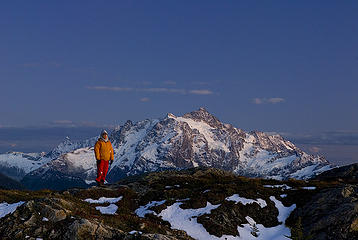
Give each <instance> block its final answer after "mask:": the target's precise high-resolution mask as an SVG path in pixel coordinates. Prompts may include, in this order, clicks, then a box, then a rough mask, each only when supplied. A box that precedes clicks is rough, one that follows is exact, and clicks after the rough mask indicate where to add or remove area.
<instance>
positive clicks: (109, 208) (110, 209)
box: [84, 196, 123, 215]
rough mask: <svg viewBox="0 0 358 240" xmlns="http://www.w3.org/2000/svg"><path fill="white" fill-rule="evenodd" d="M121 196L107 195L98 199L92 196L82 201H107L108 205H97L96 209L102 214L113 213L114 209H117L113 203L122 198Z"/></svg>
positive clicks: (97, 202) (101, 202)
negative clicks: (108, 196)
mask: <svg viewBox="0 0 358 240" xmlns="http://www.w3.org/2000/svg"><path fill="white" fill-rule="evenodd" d="M122 198H123V196H120V197H117V198H107V197H100V198H99V199H98V200H94V199H92V198H87V199H85V200H84V201H85V202H88V203H91V204H103V203H109V205H108V206H97V207H96V209H97V210H98V211H100V212H101V213H102V214H109V215H114V214H115V213H116V211H117V210H118V207H117V205H115V203H117V202H119V201H120V200H122Z"/></svg>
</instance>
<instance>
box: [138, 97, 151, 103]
mask: <svg viewBox="0 0 358 240" xmlns="http://www.w3.org/2000/svg"><path fill="white" fill-rule="evenodd" d="M139 101H141V102H149V101H150V99H149V98H147V97H144V98H141V99H139Z"/></svg>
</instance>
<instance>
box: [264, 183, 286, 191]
mask: <svg viewBox="0 0 358 240" xmlns="http://www.w3.org/2000/svg"><path fill="white" fill-rule="evenodd" d="M264 187H266V188H281V189H284V190H289V189H292V187H290V186H288V185H287V184H280V185H264Z"/></svg>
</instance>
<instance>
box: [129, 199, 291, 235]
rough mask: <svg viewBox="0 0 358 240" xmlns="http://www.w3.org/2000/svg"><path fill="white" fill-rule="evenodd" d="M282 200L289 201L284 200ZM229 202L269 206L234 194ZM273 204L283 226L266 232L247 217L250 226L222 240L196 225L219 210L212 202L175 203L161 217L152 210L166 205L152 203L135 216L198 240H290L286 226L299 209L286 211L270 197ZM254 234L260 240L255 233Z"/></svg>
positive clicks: (142, 207) (243, 226) (278, 202)
mask: <svg viewBox="0 0 358 240" xmlns="http://www.w3.org/2000/svg"><path fill="white" fill-rule="evenodd" d="M282 197H286V196H283V195H282ZM225 200H227V201H235V202H236V203H238V202H240V203H242V204H244V205H246V204H251V203H254V202H256V203H258V204H259V205H260V206H261V208H263V207H266V206H267V203H266V201H265V200H263V199H260V198H259V199H257V200H254V199H247V198H243V197H240V196H239V194H234V195H232V196H230V197H227V198H226V199H225ZM270 200H271V201H273V202H274V204H275V206H276V208H277V209H278V211H279V215H278V217H277V219H278V221H279V222H281V224H280V225H278V226H275V227H271V228H266V227H264V226H263V225H262V224H257V223H256V222H255V221H254V220H253V219H252V218H251V217H250V216H246V220H247V221H248V223H246V224H243V225H242V226H238V227H237V230H238V232H239V236H231V235H223V236H221V237H220V238H219V237H216V236H214V235H210V234H209V233H208V232H207V231H206V229H205V228H204V227H203V225H202V224H200V223H198V222H197V217H199V216H201V215H203V214H210V213H211V211H212V210H214V209H216V208H218V207H219V206H220V204H218V205H212V204H211V203H210V202H207V204H206V206H205V207H203V208H198V209H182V208H180V205H181V204H183V203H182V202H178V201H177V202H176V203H174V204H173V205H171V206H168V207H167V208H166V209H164V210H162V211H161V212H160V213H159V214H156V213H155V212H154V211H151V210H149V208H151V207H153V206H159V205H161V204H163V203H165V200H163V201H152V202H149V203H148V204H146V205H145V206H141V207H140V208H138V209H137V210H136V211H135V213H136V214H137V215H138V216H139V217H144V216H145V214H147V213H152V214H154V215H157V216H159V217H161V218H162V219H163V220H165V221H168V222H169V223H170V225H171V228H172V229H178V230H183V231H185V232H186V233H187V234H188V235H190V236H191V237H193V238H194V239H198V240H251V239H252V240H257V239H260V240H284V239H287V238H286V237H285V236H290V234H291V232H290V229H289V228H287V227H286V226H285V224H284V222H285V221H286V219H287V218H288V216H289V215H290V213H291V212H292V211H293V210H294V209H295V208H296V205H295V204H293V205H292V206H290V207H285V206H284V205H283V204H282V202H280V201H279V200H277V199H276V198H275V197H274V196H271V197H270ZM253 232H255V233H256V235H257V237H255V236H254V235H253V234H252V233H253Z"/></svg>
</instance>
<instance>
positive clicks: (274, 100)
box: [252, 97, 285, 104]
mask: <svg viewBox="0 0 358 240" xmlns="http://www.w3.org/2000/svg"><path fill="white" fill-rule="evenodd" d="M252 102H253V103H254V104H276V103H282V102H285V99H284V98H280V97H273V98H254V99H252Z"/></svg>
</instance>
